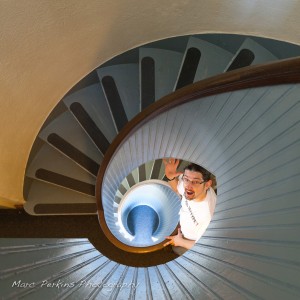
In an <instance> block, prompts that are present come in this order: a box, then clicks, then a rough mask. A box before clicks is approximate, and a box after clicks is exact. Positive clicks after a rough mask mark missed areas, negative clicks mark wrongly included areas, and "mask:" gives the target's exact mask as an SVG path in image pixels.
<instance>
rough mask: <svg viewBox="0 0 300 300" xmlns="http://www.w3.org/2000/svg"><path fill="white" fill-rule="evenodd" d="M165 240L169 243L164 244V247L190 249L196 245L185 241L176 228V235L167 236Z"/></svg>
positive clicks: (190, 241) (193, 242)
mask: <svg viewBox="0 0 300 300" xmlns="http://www.w3.org/2000/svg"><path fill="white" fill-rule="evenodd" d="M166 239H168V240H169V241H168V242H166V243H165V244H164V247H165V246H167V245H172V246H179V247H183V248H186V249H191V248H192V247H193V246H194V245H195V243H196V241H193V240H188V239H185V238H184V237H183V235H182V233H181V230H180V228H178V234H177V235H173V236H167V237H166Z"/></svg>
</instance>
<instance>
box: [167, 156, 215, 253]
mask: <svg viewBox="0 0 300 300" xmlns="http://www.w3.org/2000/svg"><path fill="white" fill-rule="evenodd" d="M163 162H164V165H165V175H166V177H167V179H168V183H169V185H170V187H171V188H172V189H173V190H174V191H175V192H176V193H178V194H179V195H180V197H181V209H180V211H179V215H180V217H179V223H180V228H179V229H178V234H177V235H175V236H168V237H166V238H167V239H168V240H169V241H168V242H167V243H165V244H164V246H167V245H172V248H173V251H174V252H175V253H176V254H178V255H181V254H183V253H184V252H185V251H187V250H188V249H190V248H192V247H193V246H194V244H195V243H196V242H197V241H198V239H199V238H200V237H201V236H202V235H203V233H204V232H205V230H206V228H207V226H208V224H209V222H210V220H211V218H212V215H213V213H214V208H215V205H216V194H215V192H214V190H213V189H212V188H211V185H212V180H211V174H210V173H209V172H208V171H207V170H206V169H204V168H202V167H200V166H198V165H196V164H189V165H188V166H187V167H185V168H184V173H182V172H178V171H177V167H178V164H179V160H177V159H174V158H170V159H164V160H163Z"/></svg>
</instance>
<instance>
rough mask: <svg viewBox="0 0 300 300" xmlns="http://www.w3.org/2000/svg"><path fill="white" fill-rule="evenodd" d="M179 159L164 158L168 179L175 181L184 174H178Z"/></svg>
mask: <svg viewBox="0 0 300 300" xmlns="http://www.w3.org/2000/svg"><path fill="white" fill-rule="evenodd" d="M179 162H180V161H179V159H175V158H164V159H163V163H164V165H165V174H166V177H167V178H168V179H173V178H174V177H177V176H179V175H181V174H182V172H177V167H178V165H179Z"/></svg>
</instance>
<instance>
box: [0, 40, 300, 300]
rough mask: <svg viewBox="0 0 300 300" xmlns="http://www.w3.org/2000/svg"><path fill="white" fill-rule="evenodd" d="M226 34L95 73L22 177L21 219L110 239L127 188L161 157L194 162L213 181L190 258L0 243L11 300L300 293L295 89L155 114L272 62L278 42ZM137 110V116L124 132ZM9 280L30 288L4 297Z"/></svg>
mask: <svg viewBox="0 0 300 300" xmlns="http://www.w3.org/2000/svg"><path fill="white" fill-rule="evenodd" d="M222 38H224V40H222ZM226 38H228V37H226V36H224V37H222V35H220V36H218V38H217V39H216V38H212V37H211V38H209V37H207V36H204V37H203V38H202V37H201V36H194V37H185V38H178V41H177V42H175V41H176V39H173V40H172V41H170V42H169V44H167V43H164V42H163V41H161V42H160V43H156V44H155V43H154V44H151V45H145V46H143V47H140V48H139V49H135V50H134V51H131V52H130V53H126V54H124V55H123V58H119V57H118V58H115V59H114V60H112V62H110V63H107V64H106V65H104V66H100V67H99V68H98V69H97V70H95V71H93V72H91V73H90V74H89V75H88V76H87V77H86V78H85V79H83V80H82V81H81V82H80V83H79V84H78V85H77V86H75V87H74V88H73V89H72V90H71V91H70V92H69V93H68V94H67V95H66V96H65V97H64V98H63V99H62V101H61V102H60V103H59V105H58V106H57V107H56V108H55V109H54V111H53V113H52V114H51V115H50V116H49V118H48V120H47V121H46V122H45V124H44V126H43V128H42V129H41V131H40V133H39V135H38V137H37V140H36V143H35V145H34V147H33V149H32V153H31V157H30V159H29V162H28V167H27V170H26V178H25V190H24V194H25V195H26V200H27V202H26V204H25V210H26V211H27V212H28V213H29V214H32V215H53V216H55V215H64V214H66V215H68V214H97V213H98V214H99V216H100V218H101V217H102V222H103V221H104V222H105V223H106V226H107V228H108V229H109V231H110V232H111V234H112V235H116V236H117V235H118V234H119V233H118V232H119V229H120V228H119V227H118V226H117V225H116V210H117V208H118V205H119V203H120V201H121V199H122V197H123V195H125V194H126V192H127V191H128V190H129V189H130V188H131V187H133V186H134V185H135V184H137V183H139V182H142V181H144V180H149V179H163V177H164V174H163V166H162V158H163V157H176V158H179V159H181V160H183V161H190V162H195V163H198V164H200V165H202V166H204V167H205V168H207V169H208V170H210V171H211V172H212V173H213V174H214V175H215V176H216V180H217V191H218V199H217V206H216V210H215V214H214V217H213V220H212V222H211V223H210V225H209V228H208V229H207V231H206V232H205V234H204V236H203V237H202V238H201V239H200V240H199V241H198V243H197V244H196V245H195V246H194V247H193V248H192V250H190V251H188V252H187V253H186V254H185V255H183V256H181V257H178V258H176V259H175V260H172V261H169V262H166V263H165V264H159V265H154V266H149V267H144V268H140V267H135V266H130V265H126V264H121V263H118V262H115V261H114V259H113V258H112V257H111V258H110V257H106V256H104V255H102V254H101V253H99V252H98V251H97V249H95V248H94V247H93V245H91V244H90V243H89V241H88V240H87V239H56V240H52V239H39V240H38V241H37V240H33V239H27V240H18V239H11V240H10V241H6V243H5V245H1V254H2V255H4V257H7V260H6V261H5V263H4V265H3V266H2V267H1V269H2V270H1V277H0V278H1V283H0V286H1V289H2V291H3V292H2V293H3V294H4V295H5V299H16V298H22V299H23V298H24V299H41V298H45V299H77V298H78V299H159V298H160V299H298V298H299V296H300V281H299V275H300V269H299V263H300V255H299V253H300V252H299V247H300V240H299V227H300V224H299V212H300V206H299V201H298V198H299V188H298V184H297V183H298V179H299V170H300V156H299V153H300V127H299V126H300V124H299V115H300V103H299V91H300V86H299V84H297V83H286V82H282V83H281V84H278V85H272V86H269V85H266V86H257V87H250V88H245V89H243V88H242V89H238V90H235V91H228V92H220V93H216V94H214V95H204V96H199V97H198V96H197V95H196V96H194V98H192V99H189V100H188V101H185V102H184V103H178V104H176V105H174V106H173V107H171V108H170V109H162V110H161V111H159V112H158V113H157V112H156V113H153V114H152V115H151V116H150V111H151V107H154V106H155V105H157V107H159V105H160V103H163V101H164V99H167V98H168V97H170V98H172V93H173V92H175V91H180V90H181V91H183V92H182V93H184V91H185V87H187V86H189V85H190V84H193V83H194V82H199V83H200V82H206V81H205V80H207V78H210V77H213V76H215V75H218V74H220V73H226V72H229V71H234V70H237V69H239V68H242V67H247V66H250V65H254V64H262V63H267V62H271V61H272V62H273V61H276V60H278V59H279V58H277V57H276V56H275V55H274V54H272V42H270V43H269V44H268V43H267V44H268V45H269V46H270V48H269V49H266V47H265V46H262V45H261V44H260V43H258V42H257V41H256V40H255V39H254V38H249V37H236V40H235V41H236V51H235V52H230V51H229V49H228V47H227V49H225V48H224V47H222V44H223V45H224V41H226ZM217 40H218V41H219V45H218V44H217V43H216V41H217ZM220 40H221V42H220ZM262 44H263V43H262ZM166 45H168V46H166ZM174 45H176V46H174ZM264 45H266V44H264ZM163 46H164V47H163ZM281 58H282V57H280V59H281ZM228 74H229V73H228ZM168 95H170V96H168ZM155 102H157V103H155ZM143 111H144V112H145V111H146V112H148V111H149V115H147V118H145V121H144V122H141V123H140V124H138V125H137V126H132V127H130V124H131V123H130V121H132V122H133V123H134V120H137V119H138V116H139V115H140V114H141V113H142V112H143ZM128 122H129V123H128ZM127 124H129V125H127ZM126 126H127V127H126ZM124 128H125V131H126V128H129V129H128V132H127V135H128V137H127V138H126V139H125V140H123V141H122V142H121V143H117V144H116V141H117V139H118V137H119V136H120V134H121V133H122V132H124ZM113 148H114V149H113ZM111 149H113V150H114V151H113V152H112V151H111ZM106 155H111V157H110V160H109V162H107V165H106V166H105V168H102V167H103V165H102V162H103V161H105V158H106ZM99 168H100V171H99ZM101 168H102V169H101ZM101 170H102V171H101ZM101 172H102V173H101ZM96 202H98V203H97V204H98V209H97V205H96ZM99 211H100V213H99ZM101 213H102V214H103V215H101ZM83 225H84V224H80V225H79V226H83ZM16 274H18V280H21V281H22V282H25V281H26V282H34V283H35V284H34V285H32V286H31V287H26V288H14V289H12V288H11V285H12V284H13V283H14V280H13V278H15V275H16ZM58 283H60V284H61V285H60V287H59V288H56V286H55V284H58ZM17 284H18V283H16V285H17ZM47 284H49V286H48V288H47ZM64 284H65V286H63V285H64Z"/></svg>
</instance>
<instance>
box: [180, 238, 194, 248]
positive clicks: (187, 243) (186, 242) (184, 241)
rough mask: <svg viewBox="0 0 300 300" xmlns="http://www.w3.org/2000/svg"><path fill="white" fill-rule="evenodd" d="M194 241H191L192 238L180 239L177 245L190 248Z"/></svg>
mask: <svg viewBox="0 0 300 300" xmlns="http://www.w3.org/2000/svg"><path fill="white" fill-rule="evenodd" d="M195 243H196V241H193V240H188V239H182V241H181V242H180V245H179V246H181V247H183V248H186V249H191V248H192V247H193V246H194V245H195Z"/></svg>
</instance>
